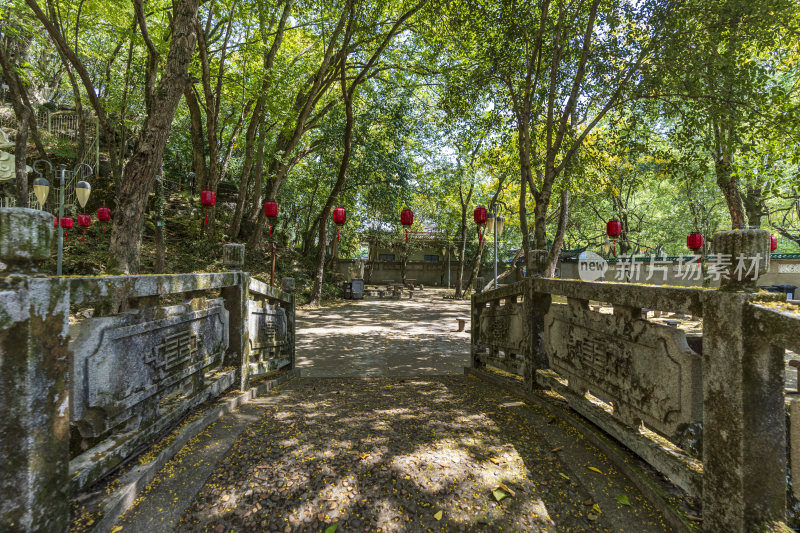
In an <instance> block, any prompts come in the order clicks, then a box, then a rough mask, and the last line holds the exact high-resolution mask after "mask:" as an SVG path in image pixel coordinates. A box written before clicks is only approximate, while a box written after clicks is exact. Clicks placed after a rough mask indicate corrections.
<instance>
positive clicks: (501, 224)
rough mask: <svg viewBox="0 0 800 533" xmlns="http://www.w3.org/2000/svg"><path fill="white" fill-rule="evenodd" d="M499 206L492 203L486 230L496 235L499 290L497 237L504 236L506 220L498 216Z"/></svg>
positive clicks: (495, 282) (495, 280)
mask: <svg viewBox="0 0 800 533" xmlns="http://www.w3.org/2000/svg"><path fill="white" fill-rule="evenodd" d="M497 211H498V206H497V205H496V204H495V202H492V205H491V207H490V208H489V214H488V215H487V216H486V229H488V230H489V231H491V232H492V233H493V234H494V288H495V289H496V288H497V237H499V236H500V235H502V234H503V228H505V225H506V219H505V218H503V217H501V216H498V215H497Z"/></svg>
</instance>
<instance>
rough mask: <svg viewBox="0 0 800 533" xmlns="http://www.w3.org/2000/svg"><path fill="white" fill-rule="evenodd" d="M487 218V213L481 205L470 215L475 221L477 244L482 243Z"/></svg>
mask: <svg viewBox="0 0 800 533" xmlns="http://www.w3.org/2000/svg"><path fill="white" fill-rule="evenodd" d="M488 216H489V213H488V212H487V211H486V208H485V207H483V206H482V205H479V206H478V207H476V208H475V211H474V212H473V213H472V218H474V219H475V224H477V225H478V244H481V243H482V242H483V227H484V226H485V225H486V219H487V217H488Z"/></svg>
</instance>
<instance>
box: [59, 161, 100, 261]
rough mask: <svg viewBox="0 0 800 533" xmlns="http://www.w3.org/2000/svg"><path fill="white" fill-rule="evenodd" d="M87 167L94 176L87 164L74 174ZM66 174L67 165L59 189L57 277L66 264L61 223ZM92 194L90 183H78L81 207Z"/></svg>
mask: <svg viewBox="0 0 800 533" xmlns="http://www.w3.org/2000/svg"><path fill="white" fill-rule="evenodd" d="M83 166H85V167H86V168H88V169H89V175H91V174H92V167H91V166H89V165H88V164H87V163H81V164H80V165H78V166H76V167H75V168H74V169H73V171H72V172H73V174H77V173H78V169H79V168H81V167H83ZM66 174H67V165H64V164H62V165H61V175H60V177H59V181H60V187H59V189H58V220H59V224H58V263H57V266H56V275H58V276H60V275H61V273H62V267H63V263H64V226H63V225H61V223H60V221H61V219H62V218H63V217H64V189H65V188H66V184H65V182H66ZM91 192H92V187H91V185H89V183H88V182H86V181H84V180H80V181H79V182H78V183H76V184H75V196H77V198H78V202H80V204H81V207H84V206H86V202H88V201H89V195H90V194H91Z"/></svg>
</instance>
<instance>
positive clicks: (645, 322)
mask: <svg viewBox="0 0 800 533" xmlns="http://www.w3.org/2000/svg"><path fill="white" fill-rule="evenodd" d="M9 227H14V228H16V229H17V230H19V228H21V227H25V228H27V231H16V232H15V233H14V234H13V235H12V234H10V233H9V232H8V228H9ZM745 237H746V236H745ZM51 238H52V229H51V220H50V218H49V215H48V216H44V214H41V213H39V212H34V211H31V210H25V209H0V259H2V261H3V263H4V266H5V272H6V273H7V275H6V276H5V277H2V278H0V317H2V319H1V321H0V380H1V381H0V415H2V416H0V434H2V435H3V439H2V440H0V465H2V466H0V469H2V476H0V530H2V531H47V532H50V531H57V532H58V531H67V530H70V531H113V532H114V533H117V532H120V531H134V532H139V531H147V532H158V531H215V532H225V531H287V532H288V531H325V532H327V533H331V532H333V531H540V530H541V531H673V530H675V531H690V530H704V531H725V532H728V531H742V532H743V531H763V530H768V529H769V530H776V531H777V530H788V529H787V526H786V524H785V523H784V521H785V520H792V519H793V517H794V516H793V513H792V512H791V511H793V506H794V504H795V503H796V500H795V499H794V494H793V490H792V486H791V484H787V480H789V481H790V480H791V475H788V476H787V470H786V465H787V462H788V461H787V454H790V453H791V447H790V446H787V440H788V441H789V442H791V440H792V439H793V438H794V437H795V433H798V435H797V436H798V437H800V431H795V428H794V427H792V424H791V418H790V417H789V415H790V413H792V412H793V411H794V410H795V409H796V407H795V404H794V403H793V399H794V396H793V394H791V393H788V392H785V391H784V373H785V372H786V370H785V367H784V350H785V349H789V350H792V351H794V352H798V353H800V328H798V327H797V326H798V324H800V314H798V312H797V308H796V307H793V306H790V305H787V304H786V303H785V302H783V301H781V298H780V297H779V296H777V295H770V296H767V295H765V294H763V293H755V292H752V291H751V289H750V288H749V287H748V286H746V285H745V286H740V287H730V288H729V289H728V290H720V291H717V290H707V289H701V288H668V287H653V286H648V287H643V286H640V285H633V284H618V283H599V282H596V283H584V282H579V281H568V280H551V279H541V278H540V279H533V278H532V279H527V280H525V281H523V282H520V283H517V284H514V285H509V286H504V287H501V288H500V289H498V290H495V291H490V292H487V293H484V294H480V295H476V296H473V298H472V301H471V302H459V301H453V300H449V299H446V298H444V296H445V293H444V291H437V290H431V289H425V290H422V291H419V290H417V291H415V294H414V298H413V299H408V300H407V299H402V300H395V299H377V298H375V299H367V300H362V301H351V302H349V303H344V304H335V305H332V306H328V307H324V308H322V309H296V306H295V300H294V296H293V295H292V290H293V287H292V284H291V281H290V280H285V281H287V283H285V285H284V287H283V290H278V289H275V288H273V287H270V286H268V285H265V284H263V283H261V282H259V281H258V280H255V279H253V278H251V277H250V276H249V275H248V274H247V273H246V272H242V271H241V270H240V268H241V265H242V263H243V247H241V246H238V245H227V246H226V248H225V263H226V265H227V266H228V268H229V269H230V271H229V272H227V273H220V274H187V275H163V276H124V277H95V278H86V277H74V278H48V277H43V276H39V275H37V274H36V272H35V270H36V265H37V262H39V261H41V260H42V259H44V258H46V257H47V254H48V253H49V249H50V247H49V245H50V239H51ZM753 238H754V242H756V243H757V244H758V245H760V240H759V239H760V238H761V237H760V236H759V235H755V236H754V237H753ZM719 242H723V243H724V242H725V241H724V239H720V241H719ZM736 246H741V243H739V244H736ZM656 313H657V314H658V315H659V316H656ZM665 313H671V314H670V316H669V319H668V320H667V319H664V314H665ZM459 318H462V319H463V318H467V319H468V320H467V322H468V323H469V324H470V327H469V328H467V331H462V332H459V331H457V329H458V327H457V326H458V319H459ZM789 371H791V372H794V369H793V368H791V366H790V370H789ZM787 419H788V420H789V422H788V426H787ZM795 420H800V415H798V416H796V417H795ZM798 425H800V424H798ZM787 427H789V428H790V431H787ZM787 433H788V434H789V436H790V437H791V438H789V439H787ZM795 463H800V460H798V461H796V462H795ZM787 502H788V504H789V505H788V507H789V511H790V512H789V513H787Z"/></svg>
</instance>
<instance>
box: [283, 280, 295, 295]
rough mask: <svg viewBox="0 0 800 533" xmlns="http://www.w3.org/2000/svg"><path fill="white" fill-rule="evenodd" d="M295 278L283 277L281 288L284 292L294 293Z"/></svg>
mask: <svg viewBox="0 0 800 533" xmlns="http://www.w3.org/2000/svg"><path fill="white" fill-rule="evenodd" d="M294 289H295V287H294V278H283V279H281V290H282V291H283V292H288V293H290V294H293V293H294Z"/></svg>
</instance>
